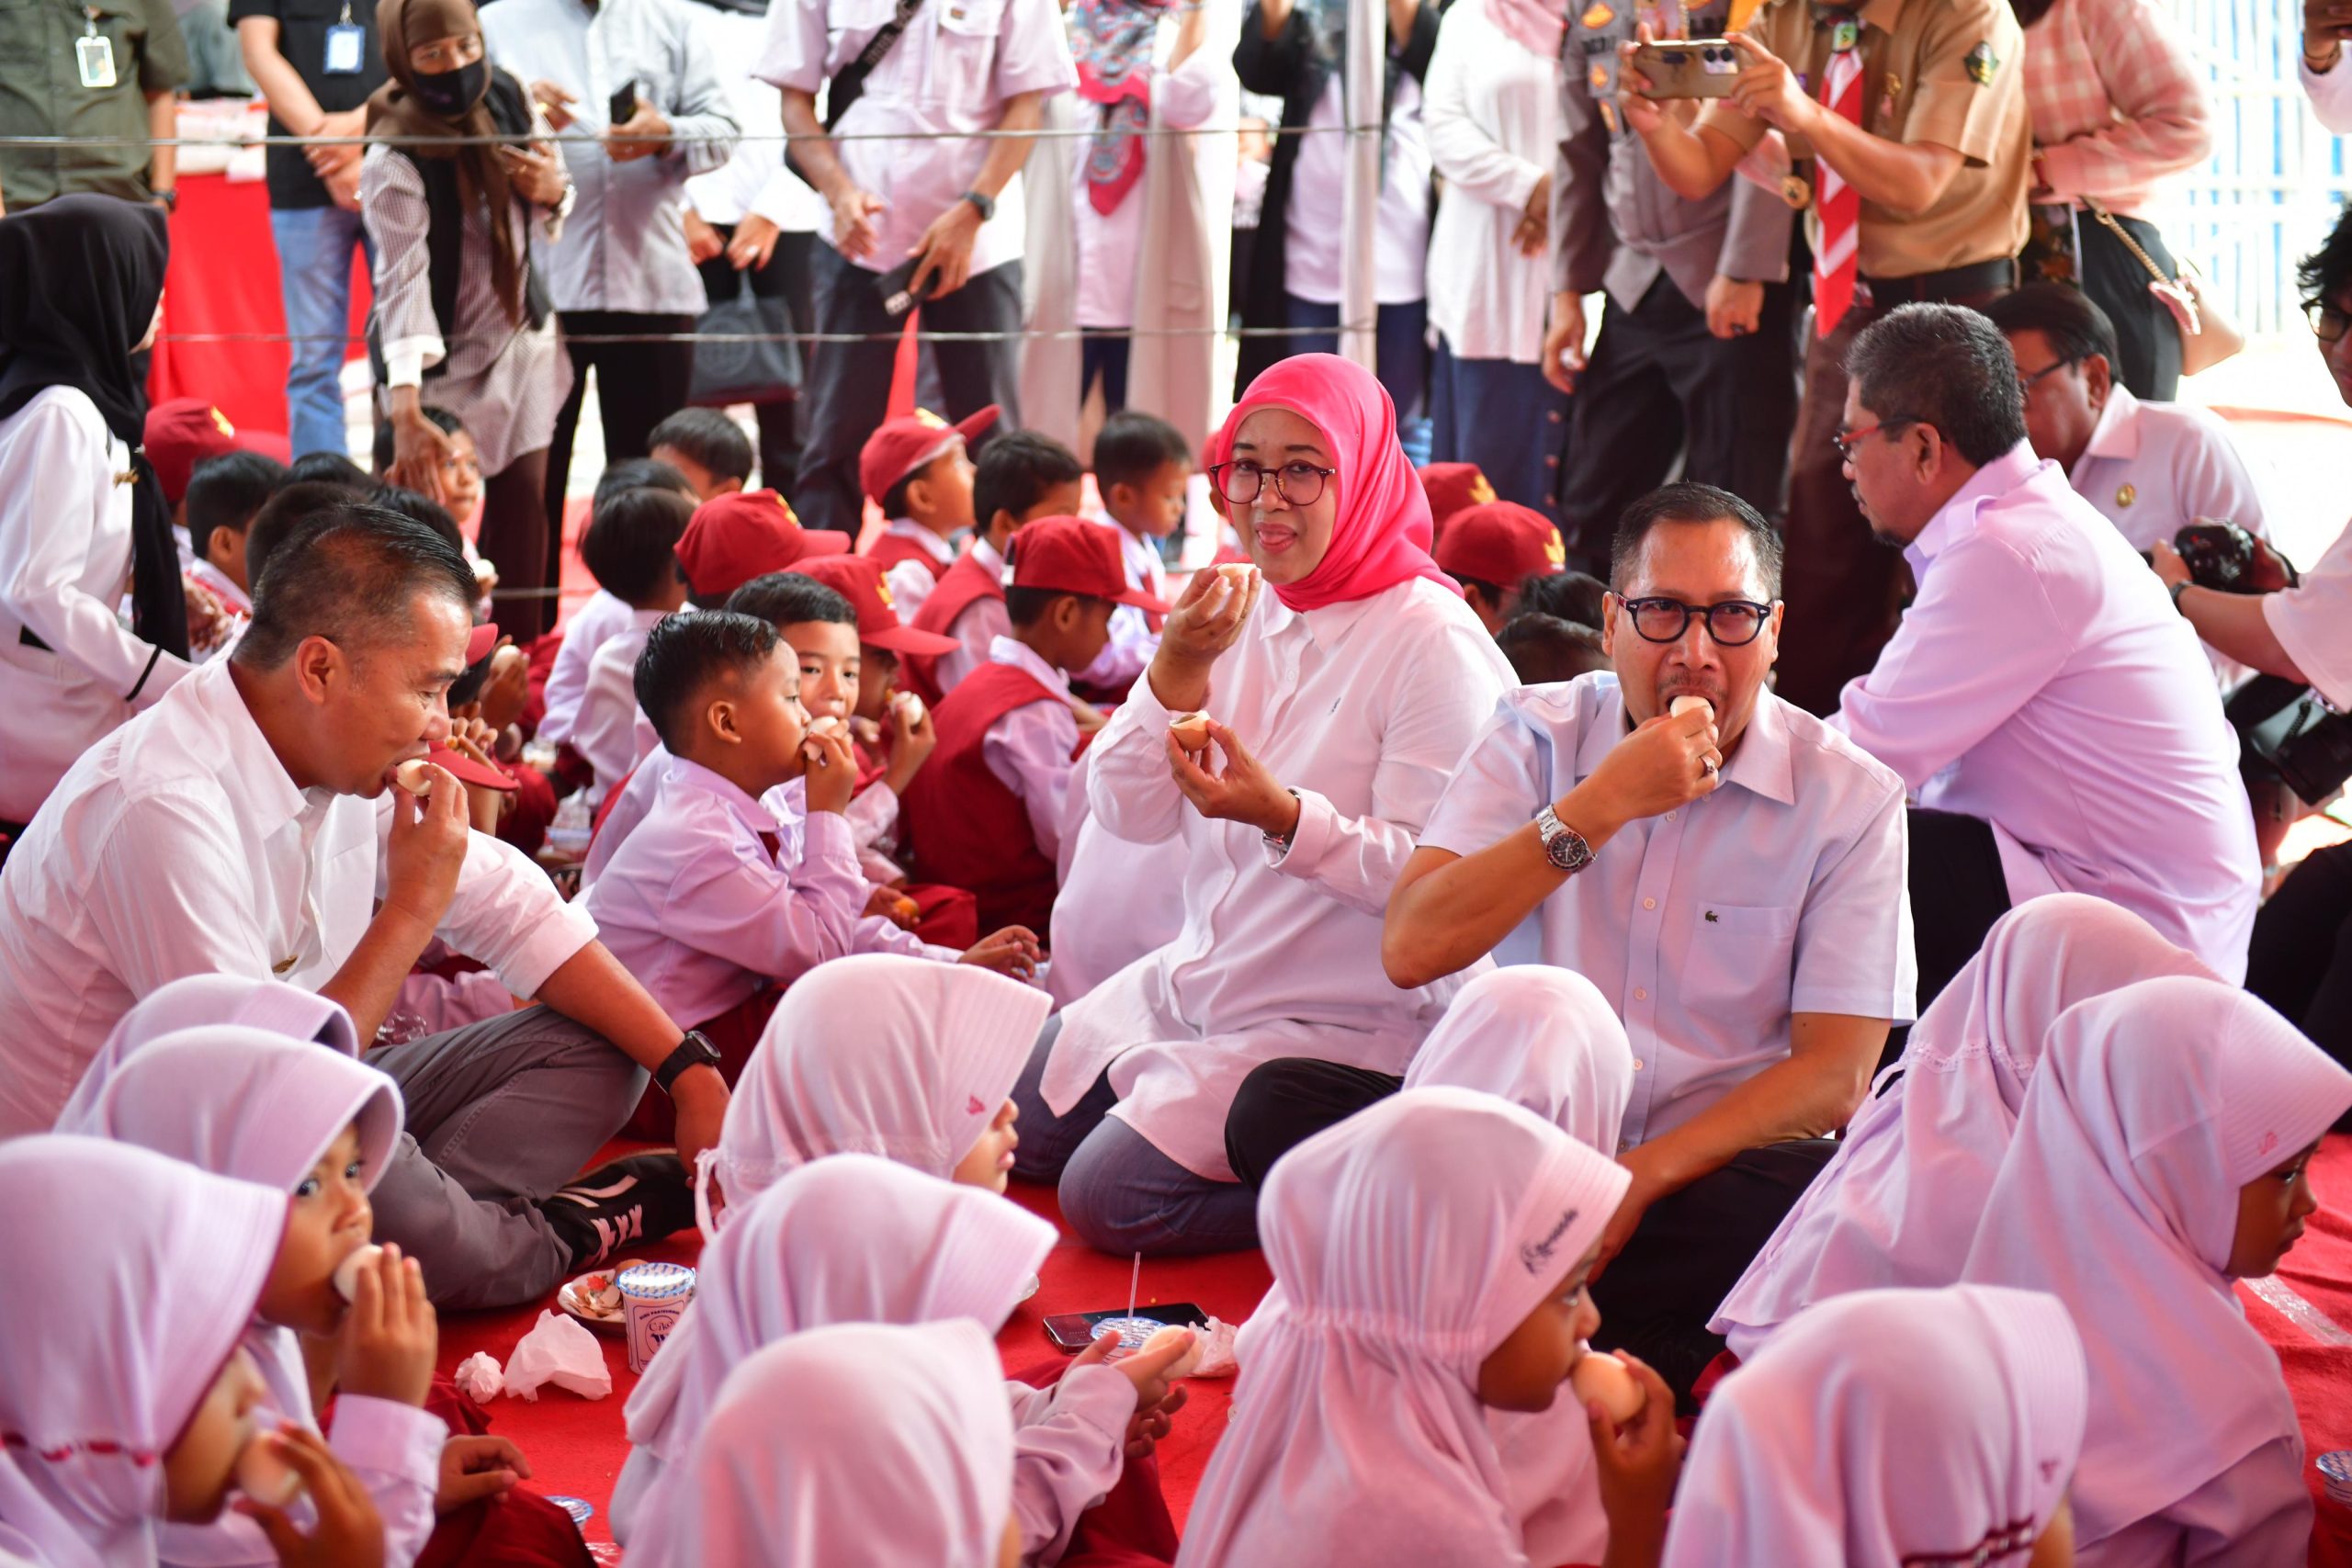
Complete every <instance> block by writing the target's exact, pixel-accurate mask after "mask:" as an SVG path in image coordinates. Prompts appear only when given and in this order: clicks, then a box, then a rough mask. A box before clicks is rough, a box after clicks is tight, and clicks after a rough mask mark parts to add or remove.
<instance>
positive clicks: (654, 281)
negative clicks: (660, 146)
mask: <svg viewBox="0 0 2352 1568" xmlns="http://www.w3.org/2000/svg"><path fill="white" fill-rule="evenodd" d="M693 10H694V7H693V6H691V5H689V4H688V3H687V0H602V3H601V4H599V5H597V6H594V7H591V6H586V5H583V4H582V0H498V4H497V5H495V6H484V7H483V9H482V13H481V28H482V40H483V42H485V43H487V44H488V45H489V46H490V52H491V57H492V60H493V61H495V62H496V63H497V64H499V65H500V66H502V67H503V68H504V69H505V70H506V71H508V72H510V73H513V74H514V76H515V78H516V79H517V80H518V81H520V82H522V83H524V84H525V85H529V84H530V83H533V82H539V81H545V82H550V83H553V84H554V85H556V86H559V87H560V88H562V89H563V90H564V91H565V92H567V93H570V94H571V96H573V97H574V98H575V99H577V100H578V101H577V102H575V103H573V104H572V105H571V107H570V113H571V117H572V121H573V123H572V124H571V126H570V127H569V128H568V130H567V133H568V134H573V135H589V136H601V135H603V134H604V133H605V132H606V131H607V130H611V129H612V123H611V120H610V118H609V111H610V105H611V102H612V96H613V95H614V94H615V93H616V92H618V91H619V90H620V89H621V88H622V87H624V86H626V85H628V84H629V83H631V82H635V83H636V84H637V93H638V96H639V99H640V100H642V101H643V102H645V103H649V104H650V105H652V106H653V107H655V108H656V109H659V110H660V111H661V113H662V118H664V119H667V120H668V121H669V122H670V134H671V135H672V136H673V137H674V138H676V140H675V141H673V143H672V144H671V148H670V151H668V152H664V153H662V155H661V156H660V157H656V158H639V159H637V160H635V161H633V162H630V163H627V164H616V163H615V162H613V160H612V158H611V156H610V155H609V154H608V153H606V152H605V149H604V147H603V145H602V144H601V143H596V142H587V141H565V142H563V143H561V146H562V148H563V162H564V167H565V168H566V169H568V170H569V171H570V172H571V188H572V192H573V200H572V207H571V216H570V217H569V218H568V219H566V220H565V221H564V227H563V238H562V239H560V240H558V241H555V242H554V243H547V242H545V241H544V240H542V241H540V242H537V249H538V260H539V264H540V265H541V266H543V267H544V268H545V269H546V273H547V279H548V298H549V299H550V300H551V301H552V302H553V304H554V305H555V308H556V309H557V310H630V311H638V312H641V313H645V314H669V315H699V314H701V312H702V310H704V308H705V305H706V300H705V299H704V295H703V287H702V277H701V276H700V275H699V274H697V273H696V272H695V264H694V261H693V258H691V257H690V256H688V255H687V254H686V234H685V209H686V197H685V181H686V177H687V176H688V175H704V174H708V173H710V172H711V171H713V170H715V169H718V168H720V167H723V166H724V165H725V164H726V163H727V160H728V158H729V155H730V154H731V153H732V152H734V147H735V141H734V138H735V134H736V125H735V118H734V114H733V112H732V110H730V109H729V107H728V101H727V87H726V85H725V84H724V83H723V82H721V81H720V80H719V76H718V62H717V61H716V60H715V59H714V58H713V57H712V55H711V53H710V51H709V49H708V47H707V45H706V44H705V43H704V41H703V36H702V33H701V31H700V29H699V28H698V27H697V26H696V24H695V18H694V16H693V14H692V13H693Z"/></svg>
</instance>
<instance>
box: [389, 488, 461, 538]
mask: <svg viewBox="0 0 2352 1568" xmlns="http://www.w3.org/2000/svg"><path fill="white" fill-rule="evenodd" d="M364 499H365V500H366V501H367V502H368V505H370V506H380V507H382V508H383V509H384V510H385V511H387V512H397V513H400V514H401V516H403V517H405V518H407V519H408V520H409V521H410V522H412V523H422V524H424V525H425V526H426V527H428V528H430V529H432V530H433V531H434V532H435V533H436V534H438V535H440V536H442V537H443V538H445V539H447V540H448V541H449V543H450V545H451V546H452V547H454V548H455V549H456V550H457V552H458V554H459V555H464V554H465V553H466V536H464V535H463V534H460V533H459V532H458V520H457V519H456V518H454V517H452V516H450V515H449V509H448V508H447V507H446V506H443V505H442V504H441V503H440V502H437V501H435V500H434V499H433V498H432V497H431V496H429V495H427V494H425V493H424V491H416V490H409V489H406V488H404V487H402V486H401V485H377V486H374V487H373V488H371V489H370V490H369V491H368V493H367V495H366V496H365V497H364Z"/></svg>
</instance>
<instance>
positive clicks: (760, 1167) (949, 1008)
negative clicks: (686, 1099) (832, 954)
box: [695, 953, 1053, 1235]
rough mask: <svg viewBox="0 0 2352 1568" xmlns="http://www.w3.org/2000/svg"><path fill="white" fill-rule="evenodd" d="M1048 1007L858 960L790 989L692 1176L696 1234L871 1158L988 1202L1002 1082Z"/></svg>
mask: <svg viewBox="0 0 2352 1568" xmlns="http://www.w3.org/2000/svg"><path fill="white" fill-rule="evenodd" d="M1052 1007H1053V999H1052V998H1049V997H1048V996H1046V993H1045V992H1043V991H1041V990H1039V989H1037V988H1036V987H1034V986H1024V985H1023V984H1021V983H1020V982H1019V981H1017V980H1008V979H1006V978H1005V977H1004V976H1001V975H994V974H990V973H989V971H987V970H985V969H977V968H973V967H971V966H970V965H968V964H934V963H933V962H931V961H930V960H929V959H922V958H908V957H904V956H902V955H900V954H897V953H857V954H854V955H852V956H850V957H848V958H837V959H835V960H833V961H832V962H831V963H830V964H819V965H818V966H817V967H816V968H814V969H812V970H810V971H809V973H808V974H807V975H805V976H801V977H800V978H799V979H798V980H796V981H795V982H793V986H792V988H791V989H790V990H789V991H786V993H785V997H784V1000H783V1001H782V1002H781V1003H779V1004H778V1005H777V1007H776V1010H775V1016H774V1017H772V1018H770V1019H769V1020H768V1025H767V1028H766V1030H765V1031H764V1032H762V1034H761V1035H760V1043H759V1045H758V1047H757V1048H756V1049H755V1050H753V1052H752V1059H751V1062H750V1063H749V1065H747V1066H745V1067H744V1069H743V1077H742V1078H741V1081H740V1082H738V1083H737V1084H736V1086H735V1095H734V1098H733V1099H732V1100H729V1102H728V1106H727V1120H726V1121H725V1122H723V1123H722V1124H721V1127H720V1132H719V1138H718V1146H717V1147H716V1148H714V1149H712V1150H710V1151H709V1152H708V1153H707V1155H706V1156H704V1160H703V1165H702V1168H701V1170H700V1171H698V1172H697V1173H696V1176H697V1179H696V1182H695V1205H696V1210H697V1213H699V1215H700V1218H701V1222H702V1230H703V1234H704V1235H717V1234H718V1231H719V1230H720V1229H722V1228H723V1227H724V1226H725V1225H726V1224H727V1211H726V1210H725V1209H720V1210H719V1211H718V1213H716V1214H714V1213H712V1208H713V1205H712V1204H711V1202H710V1185H711V1181H712V1179H714V1178H715V1179H717V1182H718V1189H719V1191H720V1192H721V1193H722V1194H723V1195H724V1196H725V1197H726V1199H727V1201H728V1203H729V1206H730V1207H740V1206H741V1205H742V1204H744V1203H747V1202H749V1201H751V1200H752V1198H753V1197H755V1196H757V1195H758V1194H759V1193H760V1192H761V1191H762V1190H763V1189H765V1188H767V1187H769V1186H771V1185H773V1184H774V1183H775V1181H776V1180H777V1179H779V1178H780V1177H782V1176H783V1175H784V1174H785V1173H786V1171H789V1170H792V1169H794V1168H797V1167H799V1166H802V1165H805V1164H807V1163H808V1162H809V1161H810V1160H813V1159H816V1158H818V1157H819V1156H823V1155H830V1154H865V1155H879V1156H882V1157H883V1158H885V1159H890V1160H896V1161H897V1162H899V1164H900V1165H910V1166H912V1167H914V1168H916V1169H917V1170H921V1171H925V1172H927V1173H929V1174H930V1175H933V1176H938V1177H945V1178H951V1179H956V1180H959V1181H966V1182H967V1183H969V1184H971V1185H976V1186H987V1187H990V1188H992V1189H993V1190H996V1191H998V1192H1002V1191H1003V1190H1004V1188H1005V1181H1006V1179H1007V1177H1008V1176H1009V1175H1010V1174H1011V1172H1012V1149H1013V1146H1014V1145H1016V1144H1017V1143H1019V1141H1020V1140H1019V1138H1018V1137H1017V1136H1016V1135H1015V1134H1013V1131H1012V1119H1013V1115H1014V1111H1013V1109H1012V1100H1011V1096H1012V1085H1013V1080H1014V1079H1015V1078H1017V1077H1019V1076H1020V1073H1021V1068H1022V1066H1023V1063H1025V1062H1026V1061H1027V1060H1028V1059H1029V1048H1030V1046H1031V1045H1032V1044H1034V1043H1035V1041H1036V1038H1037V1030H1038V1027H1039V1026H1040V1025H1041V1024H1043V1023H1044V1022H1045V1021H1046V1012H1047V1011H1048V1010H1051V1008H1052Z"/></svg>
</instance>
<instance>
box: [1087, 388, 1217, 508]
mask: <svg viewBox="0 0 2352 1568" xmlns="http://www.w3.org/2000/svg"><path fill="white" fill-rule="evenodd" d="M1170 463H1173V464H1175V465H1176V466H1177V467H1179V468H1184V469H1188V470H1189V469H1190V468H1192V466H1193V449H1192V448H1191V447H1190V446H1186V445H1185V444H1184V433H1183V432H1182V431H1181V430H1178V429H1177V428H1176V427H1175V426H1174V425H1172V424H1170V423H1168V422H1167V421H1166V420H1164V419H1162V418H1160V417H1159V415H1158V414H1156V413H1146V412H1143V411H1142V410H1141V409H1122V410H1120V411H1119V412H1117V413H1114V414H1113V415H1112V416H1111V417H1110V418H1108V419H1106V420H1104V421H1103V428H1102V429H1101V430H1100V431H1098V432H1096V433H1095V436H1094V484H1095V488H1097V489H1098V490H1100V491H1102V492H1103V494H1104V495H1109V494H1110V493H1111V487H1112V486H1113V485H1139V484H1141V483H1143V482H1144V481H1145V480H1147V479H1150V478H1151V476H1152V475H1154V474H1156V473H1158V472H1159V470H1160V469H1161V468H1165V467H1166V466H1167V465H1169V464H1170Z"/></svg>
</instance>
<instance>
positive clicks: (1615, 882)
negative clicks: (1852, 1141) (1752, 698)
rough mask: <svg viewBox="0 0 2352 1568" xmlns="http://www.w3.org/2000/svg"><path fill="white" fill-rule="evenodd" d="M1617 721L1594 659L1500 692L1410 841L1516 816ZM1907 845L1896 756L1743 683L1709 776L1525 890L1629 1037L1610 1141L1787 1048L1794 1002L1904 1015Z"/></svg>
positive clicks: (1469, 848) (1604, 749)
mask: <svg viewBox="0 0 2352 1568" xmlns="http://www.w3.org/2000/svg"><path fill="white" fill-rule="evenodd" d="M1624 733H1625V702H1624V697H1623V694H1622V693H1621V692H1620V691H1619V689H1618V685H1617V677H1616V676H1615V675H1613V674H1611V673H1608V672H1607V671H1601V672H1599V673H1595V674H1591V675H1584V676H1580V677H1578V678H1577V679H1576V680H1574V681H1570V682H1564V683H1562V684H1559V685H1551V686H1522V687H1520V688H1519V689H1517V690H1516V691H1510V692H1506V693H1504V694H1503V697H1502V701H1501V702H1500V703H1499V704H1498V705H1497V706H1496V710H1495V716H1494V717H1493V718H1491V719H1490V720H1488V721H1487V728H1486V730H1485V732H1484V733H1483V734H1482V735H1481V736H1480V737H1479V739H1478V741H1477V743H1476V745H1475V746H1473V747H1472V748H1471V750H1470V754H1469V756H1468V757H1466V758H1464V761H1463V763H1462V766H1461V768H1460V770H1459V771H1458V772H1456V773H1455V774H1454V776H1453V784H1451V785H1449V786H1448V787H1447V790H1446V793H1445V797H1444V798H1443V799H1442V800H1441V801H1439V802H1438V807H1437V809H1436V811H1435V812H1433V813H1432V814H1431V815H1430V824H1429V827H1428V828H1427V829H1425V830H1424V831H1423V832H1422V834H1421V842H1422V843H1423V844H1426V845H1429V846H1430V847H1431V848H1434V849H1441V850H1451V851H1452V852H1454V853H1455V854H1464V855H1466V854H1473V853H1476V852H1477V851H1479V850H1483V849H1485V848H1487V846H1488V845H1489V844H1492V843H1495V842H1497V841H1498V840H1501V839H1502V838H1504V837H1505V836H1507V835H1509V834H1510V833H1513V832H1516V831H1518V830H1519V829H1521V828H1523V827H1525V826H1526V825H1527V823H1528V822H1529V821H1530V820H1532V818H1534V816H1535V814H1536V812H1538V811H1539V810H1541V809H1542V808H1543V807H1544V806H1545V805H1547V804H1548V803H1550V802H1552V801H1555V800H1557V799H1558V798H1559V797H1560V796H1561V795H1565V794H1566V793H1567V792H1568V790H1569V789H1570V788H1571V787H1573V786H1574V785H1575V784H1577V782H1578V781H1579V780H1582V779H1584V778H1587V777H1589V776H1590V774H1591V773H1592V771H1593V770H1594V769H1595V768H1597V767H1599V766H1600V760H1601V759H1602V758H1604V757H1606V756H1607V755H1608V754H1609V752H1610V750H1611V748H1612V747H1614V746H1615V745H1616V743H1617V741H1618V740H1619V739H1621V738H1622V737H1623V735H1624ZM1907 845H1908V838H1907V832H1906V828H1905V818H1904V814H1903V781H1902V780H1901V779H1899V778H1896V777H1895V776H1894V771H1893V770H1892V769H1889V768H1887V767H1886V766H1884V765H1883V764H1882V763H1880V762H1878V761H1874V760H1872V759H1871V758H1870V757H1869V756H1867V755H1865V754H1864V753H1863V752H1862V750H1861V749H1860V747H1858V746H1856V745H1854V744H1853V743H1852V742H1851V741H1849V740H1848V739H1845V738H1844V737H1843V736H1841V735H1838V733H1836V732H1835V731H1834V730H1832V729H1831V728H1829V727H1828V726H1827V725H1826V724H1824V723H1822V722H1821V720H1819V719H1817V718H1815V717H1814V716H1812V715H1811V714H1808V713H1805V712H1804V711H1803V710H1802V709H1799V708H1795V707H1792V706H1791V705H1789V704H1787V703H1784V702H1782V701H1781V699H1780V698H1779V697H1776V696H1774V695H1773V694H1771V693H1770V692H1759V693H1758V695H1757V699H1756V710H1755V715H1754V716H1753V717H1752V718H1750V720H1749V721H1748V726H1747V731H1746V732H1745V733H1744V734H1743V735H1742V736H1741V737H1740V740H1739V744H1738V746H1737V747H1736V748H1734V750H1733V751H1732V754H1731V758H1730V760H1729V761H1727V762H1726V763H1725V764H1724V775H1723V784H1722V785H1721V787H1719V788H1718V789H1717V790H1716V791H1715V792H1714V793H1713V795H1707V796H1706V797H1705V798H1703V799H1701V800H1697V801H1693V802H1692V803H1691V805H1689V806H1685V807H1680V808H1679V809H1678V810H1674V811H1668V812H1667V813H1665V814H1664V815H1662V816H1659V817H1655V818H1644V819H1641V820H1638V821H1634V822H1631V823H1628V824H1627V825H1626V826H1625V827H1624V828H1623V829H1622V830H1620V831H1619V832H1618V833H1617V835H1616V836H1615V837H1614V838H1611V840H1608V842H1606V843H1604V844H1602V845H1601V846H1600V850H1599V851H1598V852H1596V854H1595V856H1594V859H1593V863H1591V864H1590V865H1589V866H1587V867H1585V869H1584V870H1582V871H1580V872H1578V873H1577V874H1576V875H1574V876H1573V877H1570V878H1569V879H1568V881H1567V883H1566V886H1563V887H1562V888H1561V889H1560V890H1559V891H1558V892H1556V893H1555V894H1553V895H1552V897H1549V898H1547V899H1545V900H1544V902H1543V904H1542V905H1540V906H1538V908H1537V909H1536V911H1535V915H1534V920H1535V922H1536V924H1537V926H1538V929H1539V931H1540V932H1541V936H1542V942H1543V962H1544V963H1546V964H1557V965H1559V966H1560V967H1562V968H1565V969H1573V970H1575V971H1576V972H1577V974H1579V975H1582V976H1585V977H1586V978H1587V979H1589V980H1590V981H1592V982H1593V984H1595V985H1596V986H1598V987H1600V992H1601V994H1602V995H1603V996H1605V997H1607V998H1609V1000H1610V1002H1611V1005H1612V1006H1613V1007H1614V1008H1615V1009H1616V1010H1617V1016H1618V1017H1619V1018H1620V1019H1622V1020H1623V1021H1624V1025H1625V1034H1626V1038H1627V1039H1628V1040H1629V1041H1630V1042H1631V1043H1632V1044H1633V1047H1634V1090H1633V1096H1632V1098H1631V1099H1630V1100H1628V1101H1627V1103H1626V1107H1625V1119H1624V1122H1623V1127H1622V1129H1621V1131H1620V1134H1619V1136H1620V1138H1621V1140H1622V1146H1623V1147H1626V1148H1631V1147H1632V1146H1634V1145H1636V1144H1640V1143H1644V1142H1646V1141H1647V1140H1649V1139H1651V1138H1655V1137H1657V1135H1658V1134H1661V1133H1665V1132H1668V1131H1669V1130H1671V1129H1673V1128H1675V1127H1678V1126H1680V1125H1681V1124H1682V1123H1683V1122H1688V1121H1689V1120H1690V1119H1691V1117H1693V1116H1695V1115H1697V1114H1698V1113H1699V1112H1700V1111H1703V1110H1705V1109H1706V1108H1707V1107H1708V1106H1710V1105H1713V1103H1714V1102H1715V1101H1716V1100H1720V1099H1722V1098H1723V1097H1724V1094H1726V1093H1727V1092H1729V1091H1730V1090H1731V1089H1733V1088H1735V1087H1736V1086H1737V1085H1738V1084H1740V1083H1742V1082H1744V1081H1745V1080H1747V1078H1750V1077H1754V1076H1755V1075H1756V1074H1757V1073H1758V1072H1760V1071H1762V1070H1763V1069H1764V1068H1766V1067H1768V1066H1771V1065H1772V1064H1773V1063H1775V1062H1778V1061H1781V1060H1784V1059H1785V1058H1786V1057H1787V1056H1788V1054H1789V1017H1790V1015H1791V1014H1792V1013H1800V1012H1830V1013H1848V1014H1851V1015H1853V1016H1855V1017H1859V1018H1883V1019H1889V1020H1892V1021H1894V1022H1896V1023H1908V1022H1909V1021H1911V1019H1912V1016H1913V996H1912V993H1913V988H1914V985H1915V982H1916V979H1917V969H1916V967H1915V965H1914V963H1913V959H1912V948H1911V901H1910V897H1909V896H1908V894H1907V892H1906V891H1905V882H1904V874H1905V854H1906V849H1907Z"/></svg>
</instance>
